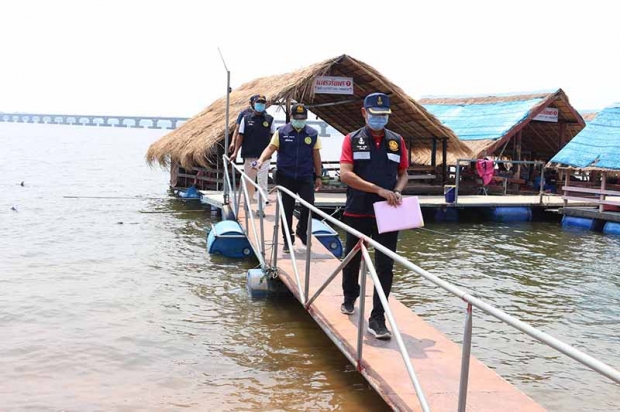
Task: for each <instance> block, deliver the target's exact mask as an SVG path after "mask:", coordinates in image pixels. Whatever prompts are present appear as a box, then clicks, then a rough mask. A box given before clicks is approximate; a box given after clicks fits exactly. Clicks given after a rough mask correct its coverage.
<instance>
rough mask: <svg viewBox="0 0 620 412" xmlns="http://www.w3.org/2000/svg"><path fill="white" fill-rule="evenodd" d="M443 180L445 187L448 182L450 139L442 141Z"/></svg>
mask: <svg viewBox="0 0 620 412" xmlns="http://www.w3.org/2000/svg"><path fill="white" fill-rule="evenodd" d="M441 156H442V159H441V179H442V180H443V184H444V185H445V184H446V183H447V182H448V138H447V137H444V138H443V139H441Z"/></svg>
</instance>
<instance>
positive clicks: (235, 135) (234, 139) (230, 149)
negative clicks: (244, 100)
mask: <svg viewBox="0 0 620 412" xmlns="http://www.w3.org/2000/svg"><path fill="white" fill-rule="evenodd" d="M258 96H259V95H258V94H255V95H254V96H252V97H250V105H249V106H248V107H246V108H245V109H243V110H241V111H240V112H239V114H238V115H237V120H235V132H234V133H233V137H232V141H231V142H230V146H229V147H228V153H233V152H234V151H235V146H236V143H237V138H238V137H239V125H240V124H241V120H243V118H244V117H245V115H248V114H250V113H252V111H253V110H254V100H256V98H257V97H258Z"/></svg>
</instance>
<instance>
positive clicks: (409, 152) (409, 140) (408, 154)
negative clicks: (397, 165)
mask: <svg viewBox="0 0 620 412" xmlns="http://www.w3.org/2000/svg"><path fill="white" fill-rule="evenodd" d="M407 141H408V142H409V150H407V160H408V164H409V166H411V145H413V139H412V138H409V139H407Z"/></svg>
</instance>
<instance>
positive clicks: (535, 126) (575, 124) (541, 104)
mask: <svg viewBox="0 0 620 412" xmlns="http://www.w3.org/2000/svg"><path fill="white" fill-rule="evenodd" d="M418 102H419V103H421V104H423V105H424V106H426V107H428V108H429V111H431V112H433V110H432V107H431V105H445V106H454V107H455V108H458V107H459V106H460V107H463V106H469V105H472V106H473V105H477V106H478V109H479V111H480V115H479V116H476V113H474V112H475V111H476V110H473V109H472V110H468V111H463V112H464V113H465V112H467V113H468V115H469V116H472V115H474V116H476V118H475V119H468V120H469V122H468V124H466V125H465V126H466V127H465V128H464V130H463V133H464V132H472V131H473V133H474V134H475V132H476V130H482V131H485V132H490V134H491V136H490V137H489V138H483V139H474V138H469V139H467V140H465V139H466V138H465V136H460V137H462V138H463V140H462V141H463V142H464V143H465V144H466V145H467V147H469V149H470V150H471V151H472V153H473V155H474V156H475V157H476V158H481V157H485V156H492V155H493V154H494V153H495V152H500V151H501V150H502V149H504V148H505V147H506V146H507V143H508V142H509V141H510V140H511V139H512V138H513V137H514V136H516V135H517V133H519V132H522V142H523V143H522V145H523V150H526V151H529V152H531V153H535V154H536V157H537V158H546V159H550V158H551V157H552V156H553V155H554V154H555V153H557V151H558V150H560V148H561V146H563V145H564V144H565V143H566V142H568V141H570V139H572V138H573V137H574V136H575V135H576V134H577V133H579V131H581V130H582V129H583V128H584V127H585V121H584V120H583V118H582V117H581V115H580V114H579V113H578V112H577V111H576V110H575V109H574V108H573V106H572V105H571V104H570V102H569V100H568V96H567V95H566V93H564V91H563V90H562V89H558V90H556V91H555V92H548V93H524V94H512V95H500V96H483V97H447V98H422V99H419V100H418ZM518 102H525V103H528V102H531V106H529V107H528V108H526V110H524V112H523V113H524V114H523V115H518V116H519V118H518V119H515V118H514V115H515V113H514V112H512V113H509V112H510V110H508V109H506V110H507V115H506V116H502V113H501V112H500V111H498V113H494V115H493V116H491V115H489V113H488V112H489V109H488V107H489V105H496V106H497V107H500V105H502V104H503V105H502V106H506V107H507V108H508V107H510V106H514V105H511V104H510V103H518ZM506 103H508V104H506ZM547 107H553V108H557V109H558V112H559V114H558V122H557V123H555V122H539V121H532V120H533V119H534V118H535V117H536V116H537V115H538V114H539V113H540V112H541V111H542V110H543V109H545V108H547ZM457 112H458V111H457ZM446 113H448V112H446ZM435 114H436V115H437V117H439V118H440V119H442V116H441V115H440V114H438V113H435ZM449 114H450V115H452V119H451V120H455V119H454V116H458V115H454V112H452V113H449ZM510 115H512V116H513V117H510ZM510 119H512V120H510ZM442 120H444V122H446V124H447V125H448V126H449V125H450V124H449V122H448V119H442ZM456 120H457V121H458V120H459V119H456ZM506 121H513V122H514V123H509V125H508V127H506ZM560 124H563V126H560ZM453 130H454V131H455V133H457V134H460V133H461V131H459V130H458V128H457V127H456V126H453ZM493 132H496V134H495V135H493ZM513 144H514V141H513ZM511 148H512V146H510V147H508V149H511ZM505 153H509V151H506V152H505ZM495 154H497V153H495Z"/></svg>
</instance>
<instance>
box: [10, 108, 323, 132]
mask: <svg viewBox="0 0 620 412" xmlns="http://www.w3.org/2000/svg"><path fill="white" fill-rule="evenodd" d="M187 120H189V118H188V117H156V116H111V115H82V114H50V113H4V112H0V123H31V124H56V125H68V126H95V127H131V128H136V129H170V130H172V129H176V128H177V127H179V126H180V125H182V124H183V123H185V122H186V121H187ZM274 122H275V123H276V125H282V124H284V122H283V121H281V120H275V121H274ZM308 125H309V126H312V127H314V128H316V129H318V130H319V135H320V136H322V137H329V136H330V134H329V133H328V131H327V128H328V127H329V125H328V124H327V123H325V122H323V121H308Z"/></svg>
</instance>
